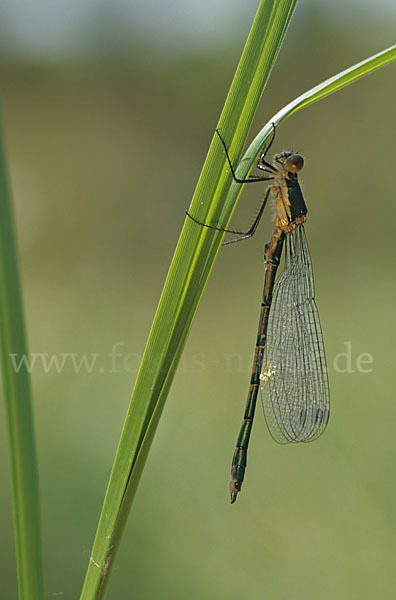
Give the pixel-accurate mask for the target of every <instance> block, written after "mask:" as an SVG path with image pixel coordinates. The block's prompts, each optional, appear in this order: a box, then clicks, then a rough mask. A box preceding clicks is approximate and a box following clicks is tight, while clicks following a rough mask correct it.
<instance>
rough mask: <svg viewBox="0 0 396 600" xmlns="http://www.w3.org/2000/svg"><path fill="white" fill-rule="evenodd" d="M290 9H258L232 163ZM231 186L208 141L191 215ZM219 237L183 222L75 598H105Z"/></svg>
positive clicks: (270, 4) (235, 120)
mask: <svg viewBox="0 0 396 600" xmlns="http://www.w3.org/2000/svg"><path fill="white" fill-rule="evenodd" d="M295 3H296V2H295V0H287V1H286V0H273V1H270V0H263V1H262V2H261V3H260V6H259V9H258V11H257V14H256V17H255V20H254V23H253V26H252V29H251V31H250V34H249V37H248V40H247V43H246V46H245V48H244V51H243V54H242V57H241V61H240V64H239V66H238V69H237V72H236V74H235V77H234V80H233V83H232V86H231V89H230V92H229V94H228V97H227V100H226V103H225V106H224V109H223V112H222V114H221V117H220V121H219V127H220V128H221V130H222V133H223V135H224V137H225V138H226V139H227V142H228V143H229V145H230V152H231V153H232V156H233V158H234V159H238V158H239V156H240V154H241V152H242V148H243V146H244V144H245V141H246V136H247V133H248V131H249V127H250V125H251V121H252V119H253V116H254V114H255V111H256V108H257V105H258V102H259V100H260V98H261V95H262V91H263V89H264V86H265V84H266V82H267V79H268V77H269V75H270V72H271V69H272V66H273V64H274V61H275V59H276V56H277V54H278V52H279V48H280V46H281V43H282V40H283V38H284V36H285V33H286V30H287V27H288V24H289V21H290V18H291V16H292V13H293V10H294V7H295ZM231 181H232V179H231V177H230V173H229V169H228V168H227V167H226V165H225V156H224V150H223V147H222V145H221V143H220V141H219V139H218V137H217V136H214V138H213V140H212V143H211V146H210V148H209V152H208V156H207V158H206V161H205V164H204V167H203V170H202V173H201V176H200V179H199V182H198V185H197V188H196V191H195V194H194V198H193V202H192V208H191V210H192V212H193V214H194V215H195V216H196V217H197V218H199V219H202V220H205V219H207V218H208V219H211V220H213V221H214V222H216V220H218V218H217V216H218V215H219V214H220V212H221V208H222V205H223V203H224V200H225V198H226V196H227V193H228V190H229V187H230V185H231ZM221 238H222V234H221V233H218V232H213V231H212V230H209V229H207V228H202V227H200V226H199V225H197V224H196V223H194V222H192V221H191V220H190V219H186V222H185V225H184V227H183V231H182V233H181V236H180V240H179V243H178V245H177V248H176V251H175V255H174V258H173V261H172V264H171V267H170V270H169V273H168V277H167V280H166V283H165V287H164V290H163V293H162V296H161V300H160V303H159V306H158V309H157V313H156V316H155V319H154V323H153V326H152V330H151V333H150V336H149V340H148V343H147V346H146V350H145V353H144V357H143V361H142V364H141V367H140V371H139V374H138V378H137V382H136V385H135V389H134V392H133V396H132V401H131V406H130V409H129V412H128V415H127V418H126V421H125V424H124V429H123V432H122V436H121V439H120V443H119V447H118V451H117V455H116V458H115V462H114V465H113V470H112V474H111V477H110V482H109V486H108V489H107V492H106V497H105V501H104V505H103V508H102V514H101V517H100V521H99V525H98V530H97V533H96V538H95V542H94V546H93V550H92V555H91V559H90V564H89V566H88V570H87V575H86V579H85V583H84V587H83V590H82V594H81V599H83V600H88V599H92V598H97V597H103V595H104V592H105V588H106V586H107V583H108V579H109V573H110V571H111V568H112V565H113V562H114V557H115V553H116V551H117V550H118V547H119V544H120V540H121V537H122V533H123V529H124V525H125V522H126V519H127V517H128V513H129V510H130V506H131V503H132V500H133V497H134V494H135V492H136V489H137V485H138V482H139V479H140V475H141V472H142V469H143V466H144V463H145V460H146V457H147V453H148V451H149V448H150V445H151V442H152V439H153V436H154V433H155V429H156V426H157V423H158V420H159V418H160V415H161V412H162V409H163V406H164V402H165V399H166V397H167V394H168V391H169V388H170V385H171V383H172V380H173V377H174V374H175V371H176V368H177V364H178V362H179V359H180V356H181V353H182V350H183V348H184V345H185V342H186V338H187V334H188V332H189V330H190V327H191V323H192V320H193V317H194V314H195V312H196V310H197V307H198V304H199V301H200V298H201V296H202V293H203V290H204V287H205V285H206V282H207V279H208V277H209V273H210V271H211V269H212V266H213V262H214V259H215V256H216V254H217V252H218V249H219V246H220V243H221ZM131 596H133V590H132V591H131Z"/></svg>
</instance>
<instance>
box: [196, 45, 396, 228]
mask: <svg viewBox="0 0 396 600" xmlns="http://www.w3.org/2000/svg"><path fill="white" fill-rule="evenodd" d="M395 60H396V44H395V45H394V46H391V47H390V48H387V49H386V50H383V51H381V52H378V54H375V55H373V56H371V57H369V58H367V59H365V60H363V61H361V62H359V63H357V64H356V65H353V66H352V67H349V68H348V69H345V70H344V71H341V73H338V74H337V75H334V76H333V77H330V78H329V79H326V80H325V81H323V82H322V83H320V84H318V85H316V86H315V87H313V88H311V89H310V90H308V91H307V92H304V93H303V94H301V96H298V97H297V98H296V99H295V100H293V101H292V102H290V103H289V104H287V105H286V106H285V107H284V108H282V109H281V110H279V111H278V112H277V113H276V114H275V115H274V116H273V117H272V119H270V120H269V121H268V123H266V125H264V127H263V128H262V129H261V131H260V132H259V133H258V134H257V135H256V137H255V138H254V140H253V141H252V143H251V144H250V146H249V147H248V149H247V150H246V152H245V154H244V155H243V157H242V159H241V161H240V163H239V165H238V168H237V169H236V175H237V177H238V178H240V179H245V178H246V177H247V176H248V175H249V173H250V171H251V170H252V168H253V167H254V166H255V165H256V163H257V159H258V157H259V155H260V154H261V152H262V149H263V148H264V146H265V143H266V141H267V139H268V138H269V137H270V135H271V132H272V130H273V126H274V125H275V127H276V126H277V125H280V123H282V122H283V121H285V120H286V119H288V118H289V117H290V116H291V115H293V114H294V113H296V112H297V111H299V110H301V109H303V108H305V107H307V106H309V105H310V104H313V103H314V102H318V101H319V100H322V99H324V98H326V97H327V96H330V94H334V92H337V91H339V90H341V89H342V88H344V87H346V86H347V85H349V84H351V83H353V82H355V81H357V80H358V79H361V78H362V77H365V76H366V75H369V74H370V73H373V72H374V71H376V70H377V69H380V68H381V67H384V66H386V65H388V64H390V63H391V62H393V61H395ZM240 188H241V186H240V185H239V184H237V183H235V182H233V183H232V185H231V188H230V191H229V194H228V196H227V199H226V201H225V203H224V206H223V210H222V212H221V214H220V216H219V221H218V223H219V224H221V225H220V226H222V227H227V225H228V223H229V221H230V219H231V217H232V213H233V212H234V210H235V207H236V204H237V201H238V198H239V195H240V192H241V189H240ZM205 222H213V221H205Z"/></svg>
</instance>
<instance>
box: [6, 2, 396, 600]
mask: <svg viewBox="0 0 396 600" xmlns="http://www.w3.org/2000/svg"><path fill="white" fill-rule="evenodd" d="M34 4H35V9H36V10H35V11H34V10H33V8H32V6H30V7H29V8H27V7H26V6H24V7H23V6H22V5H21V4H14V5H12V3H11V2H6V3H5V4H4V8H3V9H2V10H3V19H2V25H1V31H2V42H1V57H0V84H1V96H2V112H3V120H4V126H5V134H6V143H7V150H8V156H9V169H10V174H11V182H12V190H13V198H14V202H15V216H16V225H17V232H18V243H19V249H20V264H21V274H22V281H23V288H24V299H25V307H26V321H27V330H28V342H29V343H28V345H29V351H30V352H31V353H36V354H39V353H41V354H48V357H47V360H49V359H50V357H51V356H53V355H56V357H57V358H58V360H62V354H63V355H66V354H68V355H71V354H73V355H76V358H75V360H77V362H79V361H80V360H81V359H82V356H83V355H86V356H87V360H88V361H89V362H91V361H96V362H95V364H94V367H93V368H92V372H87V371H89V369H87V368H85V367H84V365H83V366H82V367H81V368H80V370H78V369H77V370H76V369H75V368H74V367H73V364H72V359H71V358H70V356H69V357H67V358H66V359H65V364H64V367H63V368H59V369H58V370H59V372H58V371H57V369H56V366H55V365H54V364H52V367H51V368H49V369H47V371H48V372H46V369H45V368H44V366H43V363H42V359H41V358H40V357H38V358H37V359H36V364H35V366H34V368H33V371H32V377H33V391H34V410H35V419H36V430H37V439H38V454H39V465H40V486H41V500H42V514H43V532H44V558H45V577H46V588H47V597H48V598H51V597H60V598H65V600H66V599H76V598H78V596H79V591H80V589H81V584H82V580H83V576H84V573H85V569H86V567H87V563H88V560H89V555H90V549H91V545H92V542H93V537H94V533H95V529H96V524H97V520H98V517H99V512H100V509H101V505H102V501H103V496H104V492H105V488H106V483H107V479H108V476H109V473H110V469H111V465H112V461H113V456H114V453H115V450H116V447H117V443H118V439H119V435H120V432H121V428H122V424H123V419H124V416H125V414H126V411H127V407H128V404H129V398H130V395H131V391H132V387H133V384H134V380H135V377H136V373H137V368H138V364H139V360H140V357H141V356H142V353H143V351H144V346H145V341H146V339H147V335H148V333H149V329H150V325H151V322H152V319H153V316H154V312H155V309H156V306H157V303H158V299H159V296H160V293H161V289H162V286H163V283H164V279H165V276H166V273H167V269H168V266H169V264H170V261H171V258H172V254H173V251H174V248H175V246H176V243H177V239H178V235H179V233H180V230H181V227H182V225H183V222H184V217H185V215H184V211H185V209H186V208H187V207H188V205H189V202H190V199H191V196H192V193H193V191H194V187H195V184H196V181H197V178H198V176H199V173H200V169H201V166H202V164H203V160H204V158H205V155H206V152H207V149H208V145H209V142H210V139H211V136H212V134H213V131H214V128H215V126H216V123H217V119H218V117H219V114H220V111H221V108H222V105H223V102H224V99H225V96H226V94H227V91H228V88H229V85H230V82H231V79H232V76H233V73H234V70H235V67H236V65H237V62H238V59H239V56H240V54H241V51H242V47H243V44H244V41H245V39H246V36H247V33H248V30H249V27H250V23H251V21H252V19H253V16H254V13H255V9H256V6H257V4H256V2H255V1H253V0H250V1H249V2H246V3H245V6H244V8H243V11H242V10H241V8H240V7H239V6H238V4H237V3H236V2H235V3H234V2H228V3H226V2H224V1H222V2H218V3H216V2H214V3H212V4H211V5H210V6H208V5H207V4H205V3H203V2H198V3H197V2H194V3H193V2H184V3H174V2H171V1H170V0H165V1H164V2H162V3H161V8H160V10H158V5H157V6H156V3H155V2H153V1H152V0H151V1H150V2H149V3H148V4H147V3H146V4H143V3H142V2H139V1H138V0H131V1H130V2H129V3H127V2H121V1H119V2H116V3H114V4H110V3H106V2H104V1H103V2H95V1H91V2H88V1H87V2H82V3H79V7H77V3H74V2H71V3H68V4H66V3H55V4H56V7H54V6H52V7H50V6H49V5H48V3H45V2H41V3H40V2H38V3H34ZM345 4H346V5H345ZM55 8H56V11H58V13H57V14H55ZM62 10H63V12H62ZM18 11H19V12H18ZM40 11H41V12H40ZM222 11H223V12H222ZM395 17H396V11H395V7H394V6H393V4H392V2H390V1H389V2H386V1H385V0H382V1H380V2H377V3H376V4H375V8H373V7H370V4H369V3H362V2H359V3H358V2H355V1H350V2H349V3H344V4H342V3H338V2H334V3H331V6H329V3H326V2H319V3H318V2H313V1H310V2H305V3H302V4H301V6H299V7H298V9H297V12H296V14H295V18H294V19H293V21H292V24H291V27H290V29H289V32H288V35H287V38H286V42H285V44H284V46H283V49H282V52H281V54H280V56H279V60H278V62H277V64H276V67H275V69H274V72H273V76H272V78H271V80H270V83H269V85H268V87H267V90H266V92H265V95H264V98H263V101H262V103H261V105H260V108H259V111H258V114H257V117H256V120H255V124H254V127H253V129H252V136H253V134H255V133H256V132H257V131H258V129H259V128H260V127H261V126H262V125H263V124H264V123H265V122H266V121H267V120H268V119H269V118H270V117H271V115H272V114H274V113H275V112H276V111H277V110H278V109H279V108H281V107H282V106H283V105H284V104H286V103H287V102H289V101H290V100H292V99H293V98H294V97H296V96H297V95H298V94H300V93H301V92H303V91H305V90H306V89H308V88H309V87H311V86H312V85H314V84H316V83H318V82H320V81H322V80H323V79H325V78H327V77H329V76H331V75H333V74H335V73H337V72H338V71H340V70H342V69H343V68H346V67H348V66H349V65H351V64H353V63H355V62H358V61H359V60H361V59H363V58H366V57H368V56H369V55H370V54H373V53H375V52H377V51H379V50H381V49H383V48H385V47H387V46H389V45H391V44H392V43H394V22H395ZM395 73H396V71H395V66H394V65H391V66H389V67H386V68H385V69H383V70H381V71H380V72H378V73H376V74H374V75H372V76H370V77H368V78H366V79H364V80H362V81H361V82H358V83H357V84H354V85H353V86H350V87H348V88H347V89H345V90H343V91H342V92H340V93H338V94H336V95H333V96H332V97H330V98H329V99H327V100H325V101H323V102H320V103H318V104H316V105H314V106H312V107H310V108H308V109H306V110H305V111H302V112H301V113H299V114H297V115H296V116H295V117H293V118H292V119H290V121H288V122H287V123H286V124H285V125H283V126H282V127H281V128H280V129H279V130H278V132H277V137H276V141H275V144H274V151H280V150H282V149H290V148H291V149H293V150H297V151H299V152H301V153H302V154H303V155H304V156H305V158H306V166H305V169H304V171H303V173H302V176H301V181H302V187H303V190H304V194H305V197H306V201H307V204H308V208H309V221H308V223H307V226H306V233H307V237H308V240H309V243H310V248H311V254H312V257H313V262H314V270H315V280H316V290H317V302H318V306H319V310H320V315H321V321H322V326H323V331H324V336H325V343H326V350H327V357H328V366H329V377H330V385H331V398H332V416H331V422H330V424H329V427H328V430H327V431H326V433H325V435H324V436H323V437H322V438H321V439H320V440H318V441H317V442H315V443H314V444H307V445H297V446H286V447H283V446H278V445H277V444H275V443H274V442H273V441H272V439H271V438H270V436H269V434H268V432H267V430H266V426H265V422H264V419H263V417H262V414H261V413H262V411H261V408H259V409H258V414H257V420H256V423H255V426H254V431H253V437H252V442H251V448H250V458H249V468H248V472H247V478H246V482H245V484H244V487H243V493H242V494H241V495H240V497H239V498H238V502H237V503H236V504H235V505H234V506H232V507H231V506H230V504H229V498H228V491H227V484H228V479H229V469H230V462H231V457H232V452H233V449H234V445H235V441H236V436H237V433H238V430H239V426H240V421H241V418H242V412H243V406H244V404H245V400H246V394H247V388H248V380H249V373H250V369H251V360H252V355H253V349H254V342H255V335H256V328H257V320H258V313H259V306H260V298H261V291H262V283H263V248H264V243H265V241H266V240H267V238H268V236H269V232H270V228H271V219H270V217H269V214H268V215H267V218H266V219H265V221H266V222H265V224H264V225H263V226H262V227H261V229H260V233H258V234H257V236H256V239H253V240H252V241H251V242H250V243H246V245H243V244H241V245H236V246H235V247H233V246H231V247H229V248H226V249H223V250H222V251H221V253H220V255H219V259H218V261H217V263H216V266H215V269H214V271H213V274H212V277H211V279H210V281H209V285H208V287H207V290H206V293H205V295H204V298H203V301H202V304H201V306H200V309H199V311H198V314H197V317H196V320H195V323H194V326H193V329H192V332H191V335H190V338H189V341H188V344H187V347H186V350H185V353H184V357H183V361H182V363H181V365H180V367H179V370H178V373H177V376H176V378H175V381H174V385H173V388H172V390H171V393H170V396H169V399H168V402H167V405H166V408H165V411H164V414H163V417H162V420H161V422H160V426H159V428H158V432H157V435H156V438H155V441H154V444H153V447H152V451H151V453H150V456H149V460H148V462H147V466H146V469H145V471H144V475H143V478H142V481H141V485H140V488H139V491H138V494H137V497H136V500H135V503H134V506H133V509H132V513H131V517H130V521H129V523H128V526H127V529H126V533H125V536H124V540H123V544H122V548H121V551H120V553H119V555H118V559H117V563H116V566H115V568H114V571H113V576H112V581H111V583H110V586H109V591H108V598H109V599H113V600H114V599H120V598H139V599H140V600H149V599H150V600H151V599H152V598H161V599H163V600H167V599H170V598H172V599H182V598H183V599H184V598H186V597H188V598H190V599H192V600H195V599H197V600H198V599H202V598H210V599H216V600H217V599H219V600H220V599H221V600H223V599H227V600H236V599H237V598H249V599H250V600H256V599H261V598H264V597H266V598H271V600H282V599H284V598H286V597H291V598H293V599H296V600H297V599H298V600H300V599H301V600H302V599H304V600H307V599H308V600H311V599H312V600H313V599H314V598H315V599H316V598H318V597H319V598H321V600H328V599H329V600H330V599H332V598H334V597H337V598H341V599H351V598H362V597H363V598H370V597H373V596H375V597H381V598H382V599H387V598H393V597H394V589H395V585H396V576H395V570H394V564H395V558H396V514H395V510H394V506H395V498H396V473H395V470H394V468H393V464H394V459H393V457H394V456H395V454H396V435H395V428H396V426H395V422H396V403H395V392H394V380H395V366H394V365H395V358H396V348H395V345H394V339H395V334H396V326H395V323H396V321H395V313H394V307H395V304H396V279H395V275H394V270H395V269H394V263H395V259H396V245H395V241H394V221H395V217H396V208H395V195H394V189H395V185H394V171H395V167H394V144H395V143H394V138H395V132H396V128H395V111H394V105H395V104H394V99H395V91H396V85H395ZM263 193H264V188H260V186H256V187H255V189H254V190H249V191H246V192H245V194H244V196H243V198H242V201H241V206H240V208H239V209H238V214H237V215H236V217H235V220H234V221H235V226H237V227H244V226H245V225H246V224H249V223H250V221H251V219H252V217H253V215H254V214H255V211H256V208H257V206H258V204H259V202H260V199H261V198H262V194H263ZM348 348H350V358H351V363H350V365H348V364H347V359H346V356H343V357H342V356H341V357H339V355H340V353H345V352H346V351H347V349H348ZM365 353H368V354H370V356H371V357H372V360H373V362H372V364H363V365H362V368H363V369H364V370H368V369H370V372H362V370H359V369H358V368H357V361H358V359H359V356H360V355H362V354H365ZM111 354H113V355H114V356H113V357H111V356H109V355H111ZM116 354H120V356H116ZM94 355H97V358H96V359H94ZM230 357H231V358H230ZM337 357H338V358H337ZM365 358H367V357H365ZM335 360H336V361H338V363H336V364H337V365H338V367H339V368H338V369H337V368H335V366H334V361H335ZM347 367H349V371H350V372H340V371H341V370H344V371H345V370H346V369H347ZM77 371H78V372H77ZM1 411H2V412H1V418H2V424H1V477H2V484H1V486H0V510H1V515H2V518H1V519H0V527H1V529H0V532H1V560H0V570H1V582H2V584H1V585H2V594H1V595H2V598H6V599H13V598H16V597H17V590H16V574H15V566H14V551H13V533H12V523H11V504H10V492H9V478H8V459H7V444H6V439H5V436H6V433H5V428H4V425H3V422H4V413H3V408H2V409H1Z"/></svg>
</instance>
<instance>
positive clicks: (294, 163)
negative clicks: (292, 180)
mask: <svg viewBox="0 0 396 600" xmlns="http://www.w3.org/2000/svg"><path fill="white" fill-rule="evenodd" d="M303 166H304V159H303V157H302V156H301V154H292V155H291V156H289V157H288V158H287V159H286V160H285V163H284V167H285V169H286V170H287V171H289V173H298V171H301V169H302V168H303Z"/></svg>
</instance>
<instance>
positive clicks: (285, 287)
mask: <svg viewBox="0 0 396 600" xmlns="http://www.w3.org/2000/svg"><path fill="white" fill-rule="evenodd" d="M217 133H218V136H219V138H220V140H221V142H222V144H223V147H224V150H225V153H226V156H227V161H228V164H229V166H230V169H231V173H232V176H233V178H234V179H235V181H237V182H238V183H251V182H257V181H271V182H272V183H271V184H270V185H269V187H268V189H267V192H266V194H265V196H264V200H263V202H262V204H261V206H260V210H259V212H258V215H257V217H256V218H255V220H254V222H253V224H252V226H251V227H250V229H249V230H248V231H247V232H239V231H230V230H226V229H223V228H221V227H216V226H214V225H208V224H206V223H200V222H199V221H198V220H197V219H195V218H194V217H192V216H191V215H189V213H187V214H188V215H189V216H190V217H191V218H192V219H193V220H194V221H195V222H197V223H200V224H201V225H204V226H206V227H210V228H212V229H217V230H219V231H225V232H230V233H234V234H238V235H239V237H237V238H235V239H232V240H229V241H227V242H224V244H229V243H231V242H238V241H241V240H244V239H247V238H250V237H252V235H253V234H254V233H255V232H256V230H257V226H258V223H259V221H260V219H261V216H262V214H263V211H264V208H265V205H266V203H267V200H268V197H269V195H270V193H271V194H272V196H273V198H274V208H275V216H274V223H273V229H272V235H271V239H270V240H269V242H268V243H267V244H266V246H265V279H264V291H263V300H262V303H261V312H260V320H259V326H258V334H257V341H256V349H255V354H254V360H253V369H252V374H251V379H250V386H249V393H248V398H247V403H246V408H245V414H244V417H243V421H242V426H241V429H240V432H239V436H238V440H237V443H236V448H235V452H234V455H233V459H232V466H231V481H230V484H229V491H230V495H231V503H233V502H235V500H236V498H237V495H238V492H240V491H241V488H242V483H243V479H244V475H245V469H246V465H247V450H248V445H249V439H250V434H251V430H252V425H253V418H254V413H255V409H256V401H257V394H258V389H259V388H260V391H261V398H262V402H263V407H264V415H265V419H266V421H267V425H268V429H269V431H270V433H271V435H272V437H273V438H274V440H275V441H276V442H278V443H281V444H285V443H289V442H311V441H313V440H314V439H316V438H317V437H319V436H320V435H321V434H322V433H323V431H324V429H325V428H326V425H327V423H328V420H329V415H330V405H329V385H328V379H327V368H326V358H325V352H324V346H323V338H322V332H321V327H320V322H319V316H318V310H317V308H316V304H315V294H314V283H313V274H312V263H311V258H310V255H309V250H308V246H307V241H306V237H305V233H304V223H305V221H306V218H307V207H306V205H305V202H304V198H303V195H302V192H301V188H300V185H299V183H298V175H297V173H298V172H299V171H300V170H301V169H302V167H303V166H304V159H303V158H302V156H301V155H300V154H294V153H293V152H281V153H280V154H276V155H275V157H274V163H275V164H276V166H275V165H272V164H270V163H268V162H267V161H266V160H265V157H266V155H267V153H268V150H269V148H270V146H271V145H272V142H273V140H274V136H275V127H274V131H273V135H272V139H271V141H270V143H269V145H268V146H267V149H266V150H265V151H264V152H263V154H262V155H261V156H260V158H259V161H258V164H257V167H258V168H259V169H261V170H262V171H264V172H265V174H266V175H265V176H263V177H254V176H251V177H249V178H248V179H238V178H237V177H236V175H235V171H234V168H233V166H232V162H231V160H230V157H229V154H228V149H227V146H226V143H225V142H224V140H223V138H222V137H221V135H220V133H219V131H217ZM283 248H285V258H284V269H283V272H282V274H281V275H280V277H279V278H278V279H277V281H276V282H275V277H276V272H277V269H278V267H279V264H280V261H281V256H282V251H283Z"/></svg>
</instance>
